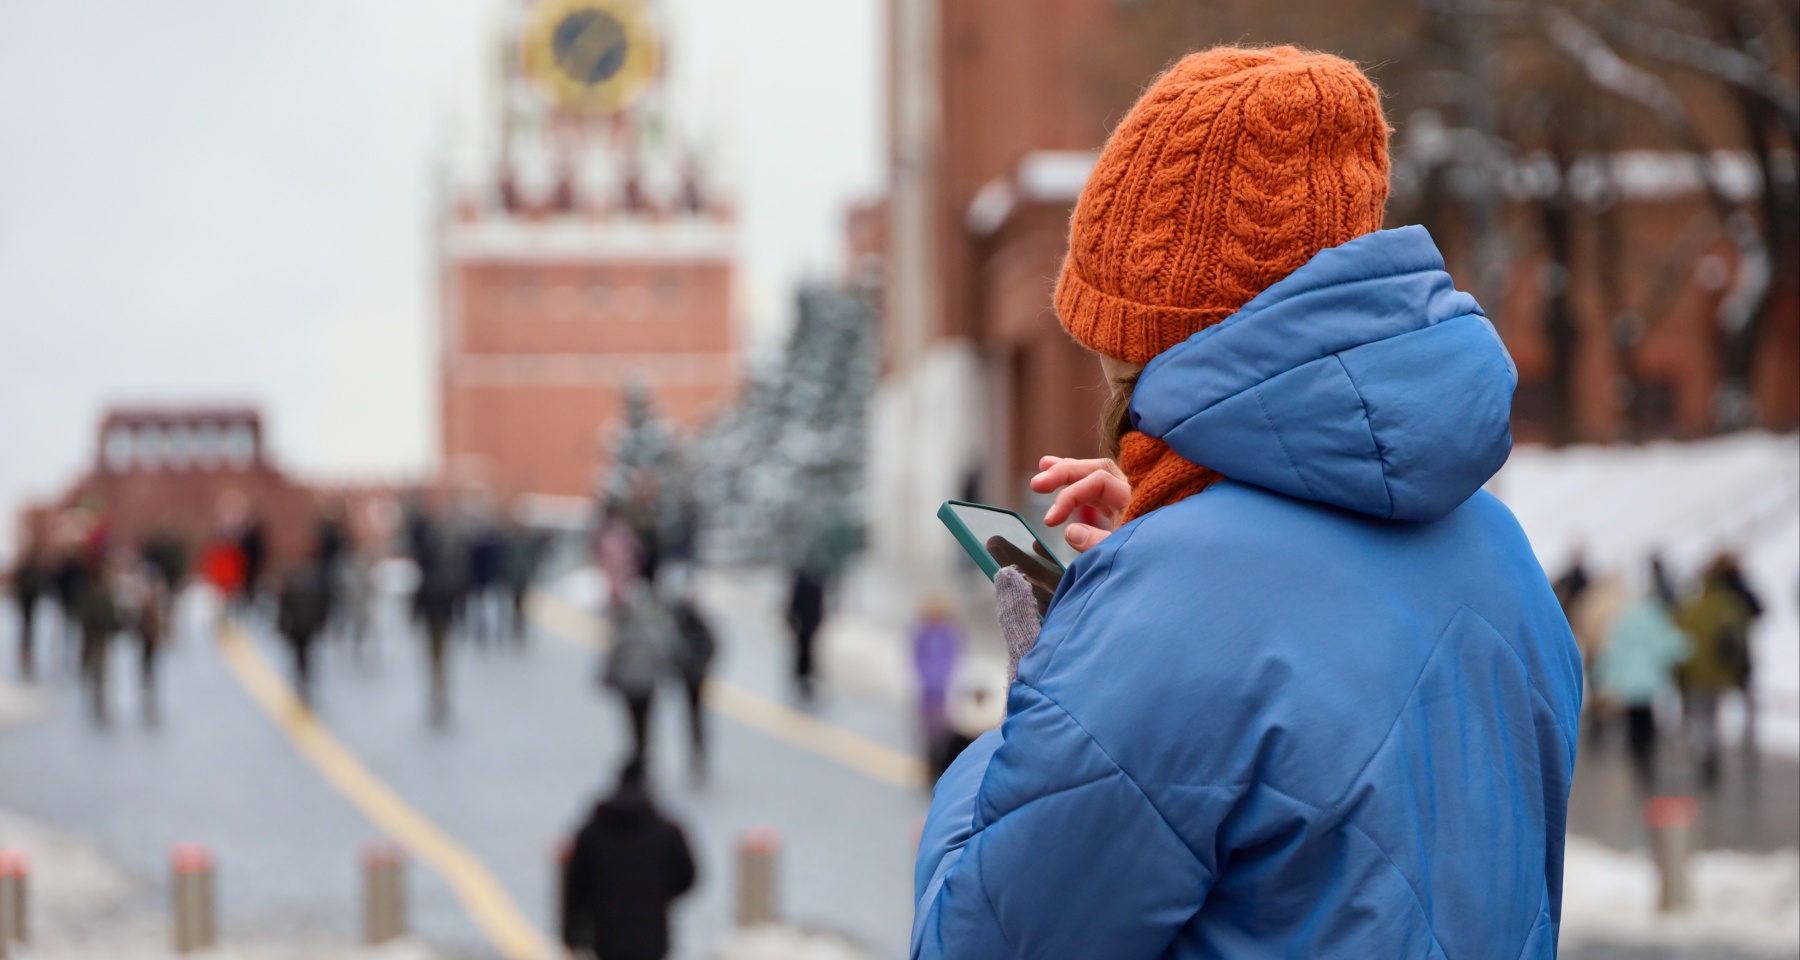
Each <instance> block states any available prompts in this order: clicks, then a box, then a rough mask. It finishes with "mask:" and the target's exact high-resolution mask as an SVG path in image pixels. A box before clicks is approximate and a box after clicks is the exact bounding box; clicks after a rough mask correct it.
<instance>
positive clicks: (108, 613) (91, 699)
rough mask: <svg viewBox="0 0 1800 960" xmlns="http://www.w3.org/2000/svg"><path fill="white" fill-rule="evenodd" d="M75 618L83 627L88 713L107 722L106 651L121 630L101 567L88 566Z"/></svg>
mask: <svg viewBox="0 0 1800 960" xmlns="http://www.w3.org/2000/svg"><path fill="white" fill-rule="evenodd" d="M78 589H79V593H78V594H77V596H76V597H75V600H74V606H75V620H76V622H77V623H79V624H80V626H81V683H82V686H83V687H84V688H85V689H86V690H87V695H88V712H89V714H90V715H91V716H92V717H93V718H94V721H95V722H96V723H102V724H104V723H106V721H107V712H106V672H107V664H106V661H107V652H108V648H110V647H111V646H112V639H113V636H114V634H117V633H118V632H119V626H120V623H119V610H118V606H117V605H116V603H115V602H114V598H113V591H112V584H111V583H109V582H107V578H106V577H105V576H104V575H103V574H102V572H101V571H100V570H98V569H91V568H90V569H88V570H87V571H86V572H85V574H84V575H83V576H82V577H81V579H80V581H79V588H78Z"/></svg>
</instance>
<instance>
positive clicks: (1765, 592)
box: [1489, 433, 1800, 755]
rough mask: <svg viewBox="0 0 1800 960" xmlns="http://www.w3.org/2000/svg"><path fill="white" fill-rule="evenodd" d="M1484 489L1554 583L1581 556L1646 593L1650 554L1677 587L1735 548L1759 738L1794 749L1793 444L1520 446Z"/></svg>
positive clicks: (1798, 522) (1797, 727)
mask: <svg viewBox="0 0 1800 960" xmlns="http://www.w3.org/2000/svg"><path fill="white" fill-rule="evenodd" d="M1489 489H1490V490H1492V491H1493V492H1494V493H1495V494H1496V495H1498V496H1499V497H1500V498H1501V499H1502V500H1504V501H1506V503H1507V505H1508V506H1510V507H1512V510H1513V513H1514V514H1516V515H1517V516H1518V518H1519V522H1520V524H1522V525H1523V526H1524V528H1525V533H1526V534H1527V535H1528V536H1529V537H1530V538H1531V545H1532V548H1533V549H1534V550H1536V551H1537V555H1538V560H1539V561H1540V562H1542V563H1543V565H1544V569H1545V570H1546V571H1548V572H1549V573H1550V574H1551V575H1552V576H1555V575H1556V574H1558V573H1560V572H1561V571H1562V570H1563V569H1564V568H1565V567H1566V566H1567V565H1568V564H1569V562H1570V560H1571V558H1573V557H1574V555H1575V553H1576V551H1577V550H1585V552H1586V555H1587V566H1588V572H1589V573H1590V574H1592V575H1594V576H1596V577H1600V576H1604V575H1607V574H1610V573H1618V574H1621V575H1623V576H1624V577H1625V578H1626V582H1627V583H1629V584H1631V585H1632V586H1633V587H1634V588H1635V589H1639V590H1641V589H1643V587H1644V585H1645V583H1646V582H1647V580H1648V576H1647V573H1646V570H1647V564H1648V560H1649V557H1650V555H1651V553H1652V552H1660V553H1661V554H1662V556H1663V560H1664V562H1665V563H1666V564H1667V565H1668V567H1669V569H1670V571H1671V573H1672V574H1674V576H1675V577H1676V578H1677V581H1678V583H1681V582H1689V581H1691V580H1692V578H1693V577H1695V576H1696V575H1697V574H1698V573H1699V572H1700V571H1701V569H1702V568H1704V567H1705V566H1706V564H1707V562H1708V561H1709V560H1711V559H1712V557H1713V555H1714V554H1716V553H1718V552H1719V551H1720V550H1723V549H1730V550H1734V551H1736V552H1737V554H1738V555H1739V557H1740V559H1741V560H1742V562H1743V566H1744V575H1745V578H1746V580H1748V581H1749V583H1750V586H1751V588H1752V589H1753V590H1755V591H1756V592H1757V594H1758V595H1759V596H1760V597H1761V598H1762V601H1763V605H1764V607H1765V608H1766V612H1765V614H1764V616H1763V618H1762V619H1761V620H1760V621H1759V622H1758V623H1757V627H1756V632H1755V634H1754V636H1753V637H1752V649H1753V651H1754V654H1755V663H1756V674H1755V684H1756V698H1757V710H1758V720H1759V729H1758V736H1759V738H1760V741H1761V744H1762V746H1763V747H1764V748H1765V749H1768V750H1773V751H1779V752H1782V753H1787V754H1790V755H1791V754H1795V753H1800V437H1795V436H1791V435H1790V436H1775V435H1771V434H1764V433H1746V434H1738V435H1735V436H1730V437H1720V438H1717V439H1712V440H1701V441H1694V442H1686V443H1675V442H1667V443H1654V444H1647V445H1644V446H1635V447H1634V446H1623V445H1621V446H1607V447H1569V448H1565V449H1562V450H1547V449H1544V448H1541V447H1521V448H1519V449H1518V450H1516V451H1514V452H1513V455H1512V459H1511V460H1510V461H1509V462H1508V463H1507V465H1506V468H1505V469H1504V470H1502V471H1501V472H1500V475H1499V476H1498V477H1496V478H1495V479H1494V481H1493V483H1492V484H1490V485H1489ZM1726 719H1727V724H1728V728H1729V727H1734V726H1736V724H1731V723H1730V722H1729V721H1730V719H1731V718H1730V717H1727V718H1726ZM1726 732H1727V734H1728V735H1729V734H1731V733H1732V730H1731V729H1727V731H1726Z"/></svg>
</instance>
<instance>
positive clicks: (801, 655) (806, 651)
mask: <svg viewBox="0 0 1800 960" xmlns="http://www.w3.org/2000/svg"><path fill="white" fill-rule="evenodd" d="M787 613H788V625H789V626H790V627H792V628H793V630H794V683H795V685H796V686H797V687H798V688H799V690H800V695H801V696H803V697H811V696H812V694H813V671H814V664H813V642H814V640H815V639H817V637H818V634H819V627H820V625H821V624H823V623H824V622H825V575H824V574H823V573H820V572H819V571H817V570H815V569H813V568H812V567H811V566H810V565H808V564H802V565H801V566H800V567H799V569H797V570H795V571H794V588H793V590H792V592H790V593H789V594H788V611H787Z"/></svg>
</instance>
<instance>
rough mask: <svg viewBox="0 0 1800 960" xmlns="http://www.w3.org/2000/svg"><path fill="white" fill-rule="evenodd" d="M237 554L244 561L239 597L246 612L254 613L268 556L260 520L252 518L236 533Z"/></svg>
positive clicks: (266, 543)
mask: <svg viewBox="0 0 1800 960" xmlns="http://www.w3.org/2000/svg"><path fill="white" fill-rule="evenodd" d="M237 543H238V555H239V556H241V557H242V558H243V562H244V582H243V584H242V585H241V587H240V589H241V590H242V594H241V595H240V596H241V599H242V602H243V605H244V608H245V610H246V612H248V613H255V612H256V604H257V598H258V597H259V596H260V593H259V591H261V590H262V578H263V572H264V566H263V565H264V562H265V561H266V560H267V558H268V542H267V539H266V537H265V536H264V534H263V526H262V521H260V520H252V521H251V522H250V524H249V525H248V526H246V527H245V528H244V532H243V533H241V534H239V535H238V542H237Z"/></svg>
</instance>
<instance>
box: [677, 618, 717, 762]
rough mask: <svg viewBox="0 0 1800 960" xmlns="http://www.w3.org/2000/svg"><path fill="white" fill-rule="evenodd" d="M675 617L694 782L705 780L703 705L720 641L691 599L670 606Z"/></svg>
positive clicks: (678, 658)
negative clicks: (709, 675) (708, 677)
mask: <svg viewBox="0 0 1800 960" xmlns="http://www.w3.org/2000/svg"><path fill="white" fill-rule="evenodd" d="M669 612H670V613H672V614H674V617H675V651H674V656H673V658H672V659H673V660H674V666H675V673H676V675H677V676H679V677H680V678H681V685H682V688H683V689H684V690H685V691H686V693H687V710H688V740H689V743H690V744H692V747H693V753H692V755H691V758H690V763H691V764H692V769H693V774H694V780H695V781H696V782H698V781H700V780H704V779H705V778H706V710H705V704H704V703H703V702H702V700H703V695H704V694H705V692H706V677H707V675H708V674H710V673H711V672H712V662H713V658H714V657H715V656H717V655H718V652H719V641H718V638H717V637H716V636H715V635H714V634H713V629H712V626H711V625H710V624H708V623H707V622H706V618H705V617H704V616H702V615H701V613H700V608H699V607H698V606H697V605H696V604H695V603H694V599H693V597H692V596H683V597H681V598H679V599H677V600H676V601H675V602H674V603H673V604H671V605H670V611H669Z"/></svg>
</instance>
